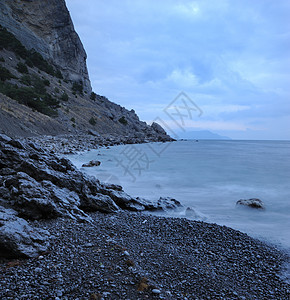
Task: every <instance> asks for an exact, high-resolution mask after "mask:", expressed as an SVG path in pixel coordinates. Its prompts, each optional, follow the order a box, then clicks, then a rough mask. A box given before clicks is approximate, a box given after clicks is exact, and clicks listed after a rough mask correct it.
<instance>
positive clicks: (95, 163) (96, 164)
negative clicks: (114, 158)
mask: <svg viewBox="0 0 290 300" xmlns="http://www.w3.org/2000/svg"><path fill="white" fill-rule="evenodd" d="M100 164H101V162H100V161H98V160H91V161H89V162H88V163H86V164H83V165H82V167H83V168H90V167H97V166H99V165H100Z"/></svg>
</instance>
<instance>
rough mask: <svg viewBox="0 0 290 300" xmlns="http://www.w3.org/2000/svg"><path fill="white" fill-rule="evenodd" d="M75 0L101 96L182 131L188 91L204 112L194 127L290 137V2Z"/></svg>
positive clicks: (189, 123)
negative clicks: (174, 107)
mask: <svg viewBox="0 0 290 300" xmlns="http://www.w3.org/2000/svg"><path fill="white" fill-rule="evenodd" d="M66 2H67V6H68V8H69V10H70V13H71V16H72V19H73V22H74V25H75V29H76V31H77V32H78V34H79V36H80V38H81V40H82V42H83V44H84V47H85V49H86V52H87V54H88V61H87V62H88V68H89V73H90V78H91V82H92V86H93V90H94V91H95V92H96V93H98V94H101V95H105V96H106V97H108V98H109V99H110V100H112V101H114V102H117V103H119V104H121V105H122V106H125V107H126V108H128V109H132V108H133V109H135V111H136V112H137V113H138V115H139V117H140V118H141V119H142V120H145V121H147V122H149V123H150V122H151V121H152V120H154V119H155V118H156V117H159V118H160V119H162V120H163V121H164V122H166V123H167V124H168V126H169V127H170V128H171V129H173V130H177V128H178V124H176V122H174V120H172V118H171V119H170V117H169V116H168V114H166V113H165V112H164V109H165V108H166V107H167V106H168V105H169V104H170V103H171V102H172V100H174V99H175V97H176V96H177V95H178V94H179V93H180V92H182V91H183V92H185V93H186V95H188V96H189V97H190V98H191V99H192V100H193V101H194V103H195V104H196V105H197V106H198V107H199V108H200V109H201V110H202V112H203V113H202V115H201V116H199V115H198V114H197V112H196V113H194V112H193V114H192V118H189V117H188V118H184V121H185V122H184V124H183V125H182V127H183V129H185V130H186V131H190V130H191V129H192V128H195V129H202V130H204V129H207V130H211V131H213V132H216V133H219V134H222V135H227V136H230V137H232V138H237V139H290V102H289V100H290V99H289V96H290V55H289V49H290V1H288V0H279V1H272V0H269V1H268V0H256V1H252V0H251V1H250V0H243V1H239V0H228V1H227V0H215V1H214V0H211V1H207V0H199V1H186V0H180V1H173V0H172V1H171V0H166V1H165V0H158V1H156V0H155V1H153V0H143V1H141V0H139V1H138V0H135V1H133V0H127V1H126V0H124V1H116V0H110V1H101V0H85V1H80V0H66ZM179 129H180V128H179Z"/></svg>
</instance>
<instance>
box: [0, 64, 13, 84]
mask: <svg viewBox="0 0 290 300" xmlns="http://www.w3.org/2000/svg"><path fill="white" fill-rule="evenodd" d="M12 78H16V77H15V76H14V75H13V74H11V72H10V71H9V70H8V69H6V68H5V67H2V66H0V80H1V81H5V80H9V79H12Z"/></svg>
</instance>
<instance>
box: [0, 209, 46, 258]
mask: <svg viewBox="0 0 290 300" xmlns="http://www.w3.org/2000/svg"><path fill="white" fill-rule="evenodd" d="M0 228H1V230H0V257H7V258H11V257H36V256H38V255H39V253H41V252H44V251H47V249H48V247H49V236H50V235H49V233H48V231H46V230H42V229H38V228H34V227H32V226H30V225H29V224H28V223H27V221H25V220H24V219H22V218H19V217H17V212H16V211H14V210H12V209H6V208H4V207H3V206H0Z"/></svg>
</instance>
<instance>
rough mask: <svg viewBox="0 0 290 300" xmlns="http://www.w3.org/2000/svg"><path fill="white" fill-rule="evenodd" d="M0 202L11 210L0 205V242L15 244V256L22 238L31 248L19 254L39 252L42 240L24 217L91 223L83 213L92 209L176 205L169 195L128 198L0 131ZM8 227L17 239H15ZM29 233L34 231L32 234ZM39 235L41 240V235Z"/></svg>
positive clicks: (118, 188)
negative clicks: (1, 237)
mask: <svg viewBox="0 0 290 300" xmlns="http://www.w3.org/2000/svg"><path fill="white" fill-rule="evenodd" d="M0 206H2V207H4V208H5V209H6V208H9V209H12V210H13V211H11V210H10V211H5V210H4V209H2V213H3V215H5V216H4V217H3V216H2V221H1V220H0V226H1V230H2V227H3V226H6V227H3V230H4V229H5V230H4V231H3V230H2V231H3V234H5V236H3V239H2V241H3V243H4V244H5V245H6V241H7V243H8V244H7V246H5V245H4V246H3V247H4V248H5V249H10V248H11V247H12V246H13V245H14V246H13V247H14V248H15V249H16V250H15V251H14V252H13V251H12V252H11V253H13V255H15V256H19V255H20V252H19V251H20V250H19V251H18V250H17V249H18V248H19V249H20V248H21V247H22V246H20V245H21V244H22V243H24V242H23V241H24V240H25V241H28V242H27V245H29V247H30V248H31V247H32V249H36V250H31V252H29V251H26V252H23V255H24V256H25V255H26V256H33V255H35V253H36V251H38V250H37V249H41V250H43V248H42V247H40V245H39V241H41V244H43V243H44V240H42V239H40V238H39V239H38V238H36V237H35V236H34V234H40V235H41V232H38V231H34V229H32V230H30V229H29V226H28V224H27V223H25V222H26V221H24V220H23V219H25V220H39V219H51V218H58V217H65V218H70V219H74V220H77V221H79V222H90V221H91V218H90V216H89V215H88V214H87V213H88V212H92V211H101V212H105V213H114V212H117V211H118V210H120V209H127V210H131V211H143V210H165V209H174V208H177V207H178V206H180V203H179V202H178V201H177V200H175V199H171V198H160V199H159V200H157V201H155V202H151V201H148V200H145V199H140V198H134V197H131V196H130V195H128V194H126V193H125V192H124V191H123V189H122V187H121V186H118V185H114V184H105V183H101V182H100V181H99V180H97V179H96V178H95V177H90V176H87V175H85V174H84V173H82V172H81V171H79V170H77V169H76V167H74V165H73V164H72V163H71V162H70V161H69V160H68V159H65V158H60V157H58V156H55V155H53V154H50V153H47V152H45V151H43V150H42V149H41V148H40V147H39V146H37V145H36V144H33V143H31V142H20V141H18V140H13V139H11V138H9V137H7V136H5V135H0ZM1 222H2V223H1ZM13 228H14V229H13ZM27 228H28V229H27ZM6 229H7V230H6ZM18 229H19V230H20V231H21V232H22V233H20V232H18ZM13 230H15V232H14V234H15V236H17V237H18V238H17V239H16V238H15V239H14V240H13V239H12V237H13ZM30 232H33V234H32V235H31V236H30ZM22 236H23V238H22ZM42 236H43V239H45V234H43V235H42ZM11 239H12V240H11ZM46 240H47V238H46ZM17 241H18V242H17ZM35 243H36V244H35ZM11 245H12V246H11ZM45 245H46V244H45ZM21 249H22V248H21ZM5 253H6V250H5V252H4V253H2V254H1V253H0V254H1V255H2V256H3V255H6V254H5Z"/></svg>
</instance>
